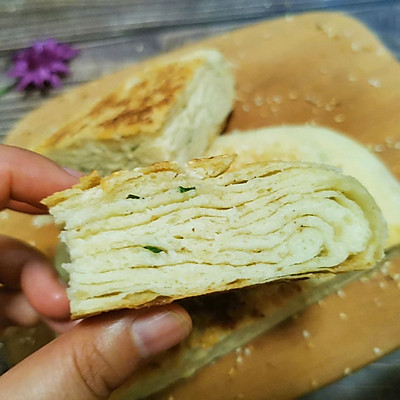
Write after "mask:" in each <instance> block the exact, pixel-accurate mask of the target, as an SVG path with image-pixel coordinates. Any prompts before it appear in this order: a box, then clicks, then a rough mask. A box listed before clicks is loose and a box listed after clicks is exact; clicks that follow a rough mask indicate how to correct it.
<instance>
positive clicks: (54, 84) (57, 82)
mask: <svg viewBox="0 0 400 400" xmlns="http://www.w3.org/2000/svg"><path fill="white" fill-rule="evenodd" d="M50 84H51V86H52V87H54V88H59V87H61V86H62V83H61V79H60V78H59V77H58V75H56V74H53V75H51V77H50Z"/></svg>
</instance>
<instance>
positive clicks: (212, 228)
mask: <svg viewBox="0 0 400 400" xmlns="http://www.w3.org/2000/svg"><path fill="white" fill-rule="evenodd" d="M233 159H234V157H232V156H221V157H215V158H210V159H197V160H192V161H190V162H189V163H188V164H187V165H181V164H178V163H172V162H164V163H158V164H154V165H153V166H150V167H145V168H137V169H134V170H132V171H121V172H117V173H115V174H112V175H111V176H109V177H107V178H103V179H101V178H100V177H99V176H98V175H96V174H91V175H89V176H87V177H85V178H83V179H82V181H81V183H80V184H78V185H76V186H75V187H73V188H72V189H68V190H66V191H64V192H60V193H57V194H54V195H52V196H50V197H49V198H47V199H46V200H45V201H44V203H45V204H46V205H47V206H49V207H50V212H51V213H52V214H53V216H54V217H55V221H56V223H57V224H59V226H60V227H61V228H62V229H63V232H62V233H61V239H62V240H63V241H64V242H65V243H66V245H67V247H68V249H69V251H70V255H71V263H70V264H69V265H66V266H64V267H65V268H66V269H67V270H68V272H69V274H70V281H69V286H70V287H69V289H68V294H69V297H70V299H71V311H72V315H73V317H75V318H78V317H83V316H87V315H92V314H96V313H99V312H102V311H107V310H112V309H119V308H124V307H129V308H139V307H143V306H148V305H151V304H162V303H166V302H171V301H173V300H176V299H181V298H186V297H192V296H198V295H203V294H206V293H212V292H221V291H225V290H229V289H234V288H242V287H245V286H249V285H254V284H260V283H264V282H269V281H273V280H282V279H288V278H299V277H305V276H310V274H312V273H323V272H342V271H350V270H355V269H364V268H369V267H371V266H373V265H375V263H376V262H377V261H379V260H380V259H381V257H382V256H383V247H384V243H385V240H386V225H385V222H384V220H383V218H382V215H381V213H380V210H379V208H378V207H377V205H376V203H375V201H374V200H373V198H372V197H371V195H370V194H369V193H368V192H367V191H366V190H365V189H364V187H363V186H362V185H361V184H360V183H359V182H358V181H356V180H355V179H354V178H352V177H348V176H344V175H342V174H341V173H340V172H339V171H338V170H336V169H334V168H331V167H327V166H323V165H317V164H311V163H273V164H268V163H258V164H249V165H246V166H243V167H241V168H239V169H237V170H235V171H234V172H228V171H227V170H228V169H229V167H230V165H231V163H232V161H233Z"/></svg>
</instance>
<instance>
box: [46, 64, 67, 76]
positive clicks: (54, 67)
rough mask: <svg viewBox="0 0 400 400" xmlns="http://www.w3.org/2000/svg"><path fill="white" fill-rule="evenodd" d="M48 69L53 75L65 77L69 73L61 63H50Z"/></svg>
mask: <svg viewBox="0 0 400 400" xmlns="http://www.w3.org/2000/svg"><path fill="white" fill-rule="evenodd" d="M49 69H50V71H51V72H53V73H59V74H65V75H66V74H68V73H69V68H68V67H67V65H65V64H64V63H62V62H61V61H54V62H52V63H51V65H50V66H49Z"/></svg>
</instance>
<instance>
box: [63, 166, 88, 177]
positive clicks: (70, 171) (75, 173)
mask: <svg viewBox="0 0 400 400" xmlns="http://www.w3.org/2000/svg"><path fill="white" fill-rule="evenodd" d="M62 169H63V170H64V171H65V172H67V173H68V174H70V175H72V176H75V177H76V178H80V177H82V176H83V175H85V174H84V173H83V172H81V171H77V170H76V169H72V168H69V167H62Z"/></svg>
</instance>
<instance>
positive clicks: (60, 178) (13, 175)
mask: <svg viewBox="0 0 400 400" xmlns="http://www.w3.org/2000/svg"><path fill="white" fill-rule="evenodd" d="M73 173H74V172H72V171H71V170H68V171H67V170H65V169H64V168H62V167H60V166H59V165H57V164H56V163H54V162H53V161H51V160H49V159H48V158H46V157H44V156H42V155H40V154H37V153H33V152H31V151H29V150H25V149H21V148H18V147H13V146H8V145H0V209H2V208H6V207H10V205H12V204H13V203H14V204H18V203H27V204H30V205H32V206H35V207H39V208H43V207H44V206H42V205H41V204H40V201H41V200H42V199H44V198H45V197H47V196H49V195H51V194H53V193H54V192H58V191H61V190H64V189H67V188H69V187H71V186H72V185H74V184H75V183H77V182H78V176H77V175H73Z"/></svg>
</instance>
